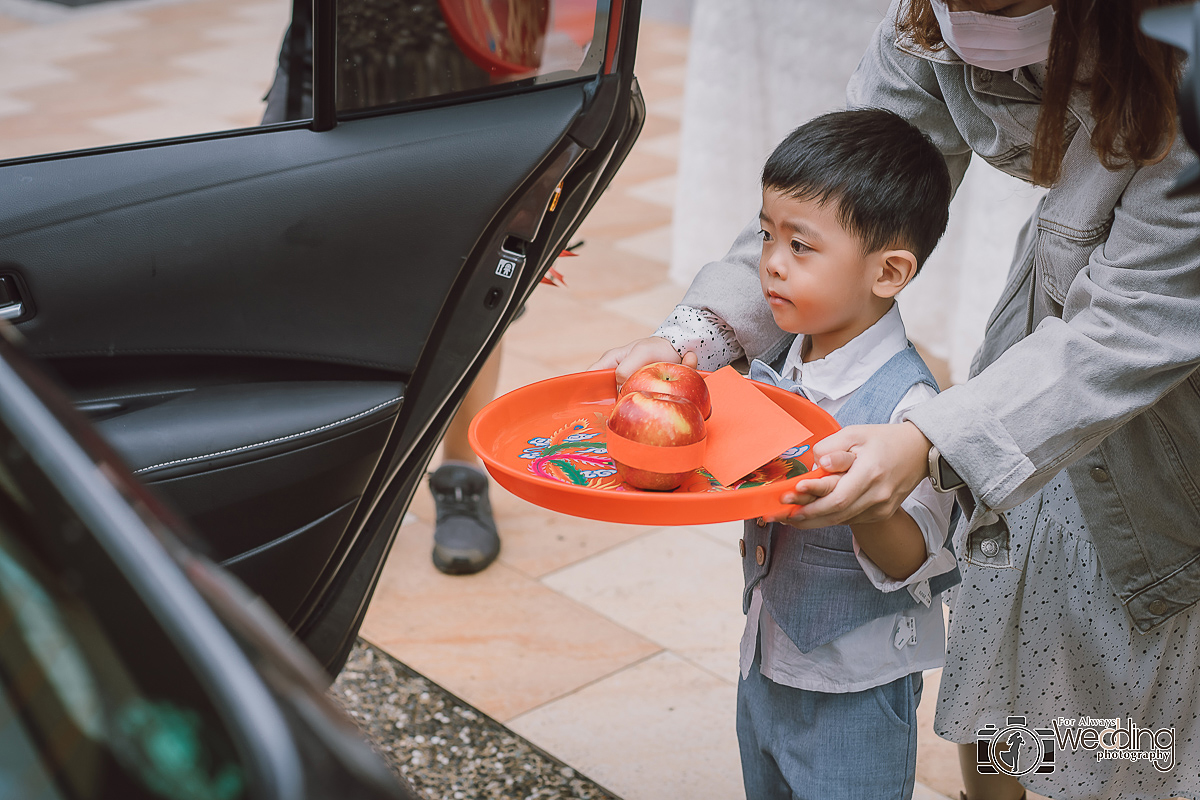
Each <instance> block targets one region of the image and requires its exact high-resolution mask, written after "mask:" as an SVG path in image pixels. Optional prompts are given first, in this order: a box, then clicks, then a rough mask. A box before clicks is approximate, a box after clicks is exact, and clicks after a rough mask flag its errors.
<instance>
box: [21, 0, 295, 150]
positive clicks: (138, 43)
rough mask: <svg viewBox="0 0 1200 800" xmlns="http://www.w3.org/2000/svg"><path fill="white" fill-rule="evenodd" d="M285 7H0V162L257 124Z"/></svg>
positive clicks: (259, 3) (244, 1) (265, 0)
mask: <svg viewBox="0 0 1200 800" xmlns="http://www.w3.org/2000/svg"><path fill="white" fill-rule="evenodd" d="M72 6H77V7H72ZM291 13H292V3H291V0H236V1H234V0H172V1H171V2H161V1H157V2H136V3H131V2H89V3H87V4H82V5H81V4H79V3H77V2H73V3H67V4H58V3H54V2H28V1H27V0H26V1H24V2H3V3H0V159H10V158H18V157H22V156H32V155H41V154H45V153H55V152H62V151H68V150H79V149H85V148H93V147H102V146H108V145H120V144H126V143H129V142H140V141H147V140H152V139H164V138H174V137H180V136H189V135H193V134H202V133H211V132H215V131H225V130H230V129H235V128H245V127H248V126H254V125H257V124H259V121H260V120H261V119H262V115H263V109H264V107H265V103H264V99H263V98H264V96H265V95H266V94H267V91H268V90H269V89H270V87H271V82H272V80H273V79H274V76H275V69H276V64H277V63H278V57H279V48H280V43H281V42H282V41H283V33H284V30H285V29H286V28H287V26H288V21H289V19H290V18H291Z"/></svg>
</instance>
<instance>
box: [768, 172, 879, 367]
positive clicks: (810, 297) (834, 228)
mask: <svg viewBox="0 0 1200 800" xmlns="http://www.w3.org/2000/svg"><path fill="white" fill-rule="evenodd" d="M835 214H836V201H830V202H828V203H826V204H825V205H821V204H819V203H817V202H816V201H815V200H797V199H796V198H794V197H791V196H789V195H786V194H783V193H781V192H779V191H776V190H774V189H764V190H763V205H762V213H761V214H760V215H759V224H760V225H761V226H762V233H761V236H762V240H763V245H762V256H761V257H760V258H759V261H758V277H759V281H760V282H761V283H762V292H763V296H764V297H766V299H767V302H768V303H769V304H770V306H771V314H772V315H773V316H774V317H775V323H776V324H777V325H779V327H780V328H782V329H783V330H785V331H788V332H790V333H801V334H809V335H811V336H813V337H817V336H821V337H823V338H825V339H828V340H832V341H833V343H834V344H835V346H838V347H840V346H841V345H842V344H845V343H846V342H848V341H850V339H852V338H854V337H855V336H857V335H858V334H859V333H861V332H862V331H863V330H866V328H868V327H870V326H871V325H872V324H874V323H875V321H876V320H877V319H878V318H879V303H880V298H879V297H877V296H876V294H875V292H874V287H875V283H876V279H877V277H878V270H877V269H876V268H875V265H874V261H873V260H872V259H871V258H870V257H869V256H867V255H864V254H863V253H862V249H861V247H860V245H859V242H858V240H857V239H855V238H854V237H853V236H851V235H850V234H849V233H847V232H846V231H845V229H844V228H842V226H841V225H840V224H839V223H838V221H837V218H836V216H835ZM864 323H865V325H864Z"/></svg>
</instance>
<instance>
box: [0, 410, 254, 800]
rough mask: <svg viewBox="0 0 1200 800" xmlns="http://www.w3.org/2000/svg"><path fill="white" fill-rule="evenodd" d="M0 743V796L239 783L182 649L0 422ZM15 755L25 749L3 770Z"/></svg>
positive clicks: (184, 799) (137, 794) (81, 797)
mask: <svg viewBox="0 0 1200 800" xmlns="http://www.w3.org/2000/svg"><path fill="white" fill-rule="evenodd" d="M0 750H2V751H4V752H5V755H4V756H0V776H3V777H0V796H3V797H10V796H11V797H22V798H25V797H28V798H32V799H33V800H42V798H64V800H77V799H78V800H89V799H90V798H97V800H98V799H99V798H108V797H120V798H129V800H140V799H141V798H172V800H238V799H239V798H242V797H244V796H246V794H247V790H248V787H247V785H246V772H245V770H244V768H243V766H242V764H241V762H240V761H239V759H238V756H237V753H236V750H235V744H234V740H233V738H232V736H231V735H230V733H229V732H228V731H227V729H226V728H225V727H224V725H223V723H222V721H221V719H220V717H219V715H218V713H217V712H216V710H215V708H214V707H213V705H212V703H211V702H210V700H209V697H208V695H207V694H206V692H205V690H204V689H203V687H202V686H201V685H200V683H199V681H198V680H197V678H196V677H195V675H194V673H193V672H192V670H191V669H190V668H189V667H188V664H187V663H186V661H185V659H184V658H183V656H182V655H181V654H180V652H179V651H178V650H177V649H176V648H175V646H174V645H173V643H172V640H171V639H170V637H169V636H168V635H167V634H166V632H165V631H164V630H163V628H162V627H161V626H160V625H159V624H158V622H157V621H156V620H155V618H154V616H153V615H152V614H151V612H150V610H149V609H148V608H147V607H146V606H145V605H144V604H143V603H142V602H141V600H140V598H139V597H138V595H137V594H136V592H135V591H134V590H133V588H132V587H131V586H130V584H129V583H128V582H127V581H126V580H125V579H124V577H123V576H122V575H121V574H120V572H119V571H118V569H117V568H116V566H115V564H114V563H113V562H112V561H111V560H110V559H109V558H108V557H107V555H106V554H105V552H104V551H103V549H102V548H100V547H99V546H98V544H97V543H96V541H95V540H94V539H93V538H92V537H91V536H90V535H88V533H87V531H86V530H85V529H84V527H83V525H82V523H81V522H80V521H79V520H78V519H77V518H76V517H75V516H74V515H73V514H72V512H71V511H70V510H69V507H68V505H67V503H66V501H65V500H64V499H63V498H62V497H61V496H60V495H59V494H58V492H57V491H56V489H55V488H54V487H53V486H52V485H51V484H50V483H49V481H48V480H47V479H46V478H45V476H44V475H43V474H42V473H41V472H40V471H38V470H37V469H36V467H35V466H34V465H33V463H32V462H31V461H30V460H29V459H28V457H27V456H25V455H24V454H23V451H22V450H21V447H20V445H19V444H18V443H17V441H16V440H15V439H14V438H12V437H11V435H10V434H9V432H8V431H7V430H5V429H0ZM22 752H25V753H30V752H34V753H36V754H37V758H36V759H33V760H27V761H26V762H25V764H24V768H23V769H19V770H16V771H11V770H9V769H7V767H6V763H7V762H8V761H10V760H11V759H12V758H17V757H19V756H18V755H17V754H20V753H22ZM5 782H7V783H5ZM9 788H12V789H13V791H15V792H16V794H7V793H6V790H7V789H9Z"/></svg>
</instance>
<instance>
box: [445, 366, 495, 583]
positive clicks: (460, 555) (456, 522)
mask: <svg viewBox="0 0 1200 800" xmlns="http://www.w3.org/2000/svg"><path fill="white" fill-rule="evenodd" d="M502 347H503V342H501V344H500V345H498V346H497V347H496V350H495V351H494V352H493V353H492V355H491V356H489V357H488V360H487V361H486V362H484V365H483V369H481V370H480V371H479V375H478V376H477V377H476V378H475V383H473V384H472V385H471V388H470V389H469V390H468V391H467V396H466V397H465V398H464V399H463V403H462V405H461V406H460V407H459V409H458V413H456V414H455V415H454V419H452V420H451V421H450V427H448V428H447V429H446V436H445V438H443V439H442V465H441V466H440V467H438V469H437V470H435V471H434V472H433V474H432V475H430V477H429V490H430V491H431V492H432V493H433V499H434V502H435V503H436V505H437V524H436V527H435V528H434V533H433V563H434V566H436V567H437V568H438V569H439V570H441V571H442V572H445V573H447V574H450V575H471V574H473V573H476V572H479V571H480V570H483V569H485V568H486V567H487V566H488V565H489V564H491V563H492V562H493V561H495V560H496V556H497V555H498V554H499V553H500V535H499V533H498V532H497V530H496V522H495V520H494V519H493V518H492V506H491V503H490V502H489V501H488V480H487V475H486V474H485V473H484V472H483V470H482V469H480V467H479V460H478V459H477V458H476V457H475V453H474V452H473V451H472V450H471V445H470V443H469V442H468V441H467V431H468V430H469V429H470V426H471V420H472V419H474V418H475V415H476V414H478V413H479V411H480V409H482V408H483V407H484V406H485V405H487V404H488V403H489V402H491V400H492V399H493V398H494V397H495V395H496V386H497V384H498V382H499V378H500V350H501V348H502Z"/></svg>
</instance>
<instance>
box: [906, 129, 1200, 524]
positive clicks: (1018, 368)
mask: <svg viewBox="0 0 1200 800" xmlns="http://www.w3.org/2000/svg"><path fill="white" fill-rule="evenodd" d="M1195 161H1196V157H1195V156H1194V155H1193V154H1192V153H1191V151H1190V150H1189V149H1188V148H1187V146H1186V144H1185V142H1184V141H1183V140H1182V138H1179V139H1177V140H1176V141H1175V143H1174V146H1173V147H1172V149H1171V151H1170V153H1169V154H1168V155H1167V156H1166V158H1164V159H1163V160H1162V161H1160V162H1159V163H1157V164H1152V165H1148V166H1145V167H1142V168H1140V169H1137V170H1136V171H1134V172H1132V177H1131V178H1130V179H1129V182H1128V184H1127V185H1126V186H1125V188H1124V191H1123V192H1122V194H1121V196H1120V199H1119V201H1118V202H1117V204H1116V207H1115V209H1114V210H1113V215H1112V221H1111V227H1110V228H1109V229H1108V232H1107V235H1103V234H1102V235H1101V240H1100V241H1098V242H1097V243H1096V244H1095V246H1094V248H1093V249H1091V252H1090V254H1088V255H1086V261H1085V262H1083V263H1081V264H1080V265H1079V267H1078V268H1077V271H1076V268H1073V267H1072V265H1071V263H1070V261H1071V259H1070V253H1069V251H1068V250H1067V249H1064V248H1063V247H1062V246H1061V244H1062V242H1063V241H1064V237H1066V239H1068V240H1069V239H1070V237H1073V236H1079V235H1080V233H1081V232H1079V231H1070V230H1068V231H1058V230H1056V227H1061V226H1056V225H1055V224H1054V223H1053V222H1052V221H1050V220H1048V219H1047V218H1046V216H1045V211H1044V210H1043V212H1042V214H1043V216H1042V217H1041V218H1040V219H1039V220H1037V222H1038V225H1037V226H1036V227H1035V226H1029V227H1028V228H1027V230H1026V232H1025V234H1024V236H1025V237H1029V238H1030V242H1029V244H1030V245H1031V247H1030V250H1029V254H1028V255H1026V263H1027V265H1028V268H1029V269H1030V273H1029V274H1030V278H1029V281H1030V282H1031V283H1034V284H1036V285H1034V286H1032V287H1030V288H1029V289H1028V290H1027V291H1026V292H1025V293H1024V294H1025V295H1026V296H1028V297H1032V298H1034V299H1037V298H1040V297H1048V298H1049V300H1048V301H1046V302H1054V297H1055V295H1056V294H1057V295H1058V297H1059V301H1060V302H1061V318H1060V317H1059V316H1056V315H1054V314H1053V313H1051V314H1050V315H1048V316H1046V317H1045V318H1044V319H1042V320H1041V321H1040V322H1038V323H1037V325H1036V328H1035V329H1034V330H1033V331H1032V332H1030V333H1029V335H1028V336H1025V337H1023V338H1019V339H1018V340H1017V341H1015V342H1014V343H1012V344H1011V346H1008V347H1007V348H1005V349H1003V352H1001V353H999V355H998V356H997V357H996V358H995V360H994V361H991V363H990V364H988V366H986V367H985V368H983V370H982V371H981V372H980V373H979V374H978V375H975V376H974V377H972V378H971V379H970V380H969V381H967V382H966V383H965V384H962V385H960V386H955V387H952V388H950V389H948V390H947V391H945V392H943V393H942V394H940V395H938V396H937V397H935V398H933V399H931V400H929V401H927V402H925V403H922V404H921V405H919V406H916V407H915V408H913V409H912V410H911V411H909V413H908V419H909V420H911V421H912V422H914V423H915V424H916V425H917V426H918V427H919V428H920V429H921V430H922V432H924V433H925V435H926V436H927V437H928V438H929V439H930V441H932V442H933V443H934V444H935V445H937V447H938V450H939V451H941V453H942V454H943V455H944V456H945V458H946V460H947V461H949V462H950V464H951V465H952V466H953V467H954V468H955V470H956V471H957V472H958V473H959V475H960V476H961V477H962V478H963V479H964V480H965V481H966V482H967V485H968V486H969V487H970V488H971V490H972V494H973V495H974V496H975V498H976V499H977V501H982V503H983V504H984V506H986V507H987V508H990V509H993V510H1004V509H1008V508H1012V507H1013V506H1015V505H1017V504H1018V503H1020V502H1021V501H1023V500H1025V499H1026V498H1028V497H1030V496H1031V495H1032V494H1033V493H1034V492H1036V491H1037V490H1038V489H1039V488H1041V487H1042V486H1043V485H1045V483H1046V482H1047V481H1048V480H1050V478H1051V477H1052V476H1053V475H1054V474H1055V473H1056V472H1058V471H1059V470H1061V469H1062V468H1064V467H1066V466H1068V465H1070V464H1071V463H1073V462H1074V461H1076V460H1078V459H1079V458H1081V457H1082V456H1084V455H1085V454H1086V453H1087V452H1088V451H1089V450H1091V449H1092V448H1094V447H1095V446H1096V445H1097V444H1099V443H1100V442H1101V441H1102V440H1103V439H1104V438H1105V437H1107V436H1108V435H1109V434H1111V433H1112V432H1113V431H1115V430H1116V429H1117V428H1119V427H1120V426H1121V425H1122V424H1124V423H1125V422H1126V421H1128V420H1130V419H1131V418H1133V417H1134V416H1136V415H1138V414H1140V413H1142V412H1144V411H1146V410H1147V409H1149V408H1150V407H1151V406H1153V405H1154V404H1155V403H1156V402H1157V401H1158V400H1159V399H1160V398H1162V397H1163V396H1164V395H1166V394H1167V393H1168V392H1171V391H1172V390H1173V389H1174V388H1175V387H1177V386H1179V384H1181V383H1182V382H1183V381H1184V380H1186V379H1187V378H1188V377H1189V376H1191V375H1192V374H1193V373H1194V372H1195V371H1196V368H1197V366H1198V365H1200V196H1197V194H1196V193H1192V194H1191V195H1190V196H1184V197H1173V196H1171V188H1172V186H1173V185H1174V182H1175V180H1176V177H1177V176H1178V175H1179V174H1180V172H1181V171H1182V170H1183V169H1185V168H1187V167H1189V166H1191V165H1193V164H1195ZM1069 166H1071V165H1070V162H1068V163H1067V164H1065V165H1064V177H1063V179H1062V180H1063V181H1064V182H1065V181H1068V180H1069V179H1070V177H1071V176H1069V175H1066V174H1065V172H1066V168H1067V167H1069ZM1095 169H1096V170H1097V171H1099V170H1100V169H1101V168H1100V167H1099V165H1098V162H1096V167H1095ZM1052 191H1053V190H1052ZM1049 199H1050V195H1047V201H1049ZM1077 249H1079V248H1077ZM1020 250H1021V248H1020V247H1019V248H1018V251H1020ZM1082 252H1084V253H1086V252H1087V250H1086V248H1083V249H1082ZM1056 287H1057V288H1056ZM1043 292H1045V294H1044V295H1043V294H1042V293H1043ZM1017 300H1018V302H1020V301H1023V300H1025V297H1018V298H1017ZM1021 313H1022V315H1024V313H1025V310H1024V309H1021ZM1033 319H1034V320H1036V316H1035V317H1033ZM996 327H998V326H996V325H994V324H993V328H996ZM992 335H993V333H992V330H991V329H989V332H988V334H986V335H985V344H984V347H985V348H986V347H988V343H987V340H988V337H990V336H992ZM1194 399H1196V400H1197V402H1194V403H1190V404H1188V408H1190V409H1191V414H1192V416H1191V417H1190V418H1189V419H1179V418H1175V417H1171V418H1165V419H1161V420H1159V421H1158V422H1157V423H1156V426H1157V429H1158V430H1159V433H1160V437H1161V438H1163V439H1164V440H1169V439H1170V437H1171V436H1172V431H1173V430H1176V429H1178V428H1179V426H1181V425H1192V426H1195V425H1196V424H1197V419H1196V415H1197V414H1200V398H1194ZM1175 457H1176V458H1183V459H1191V458H1195V453H1178V452H1176V453H1175ZM1193 491H1194V490H1193Z"/></svg>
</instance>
